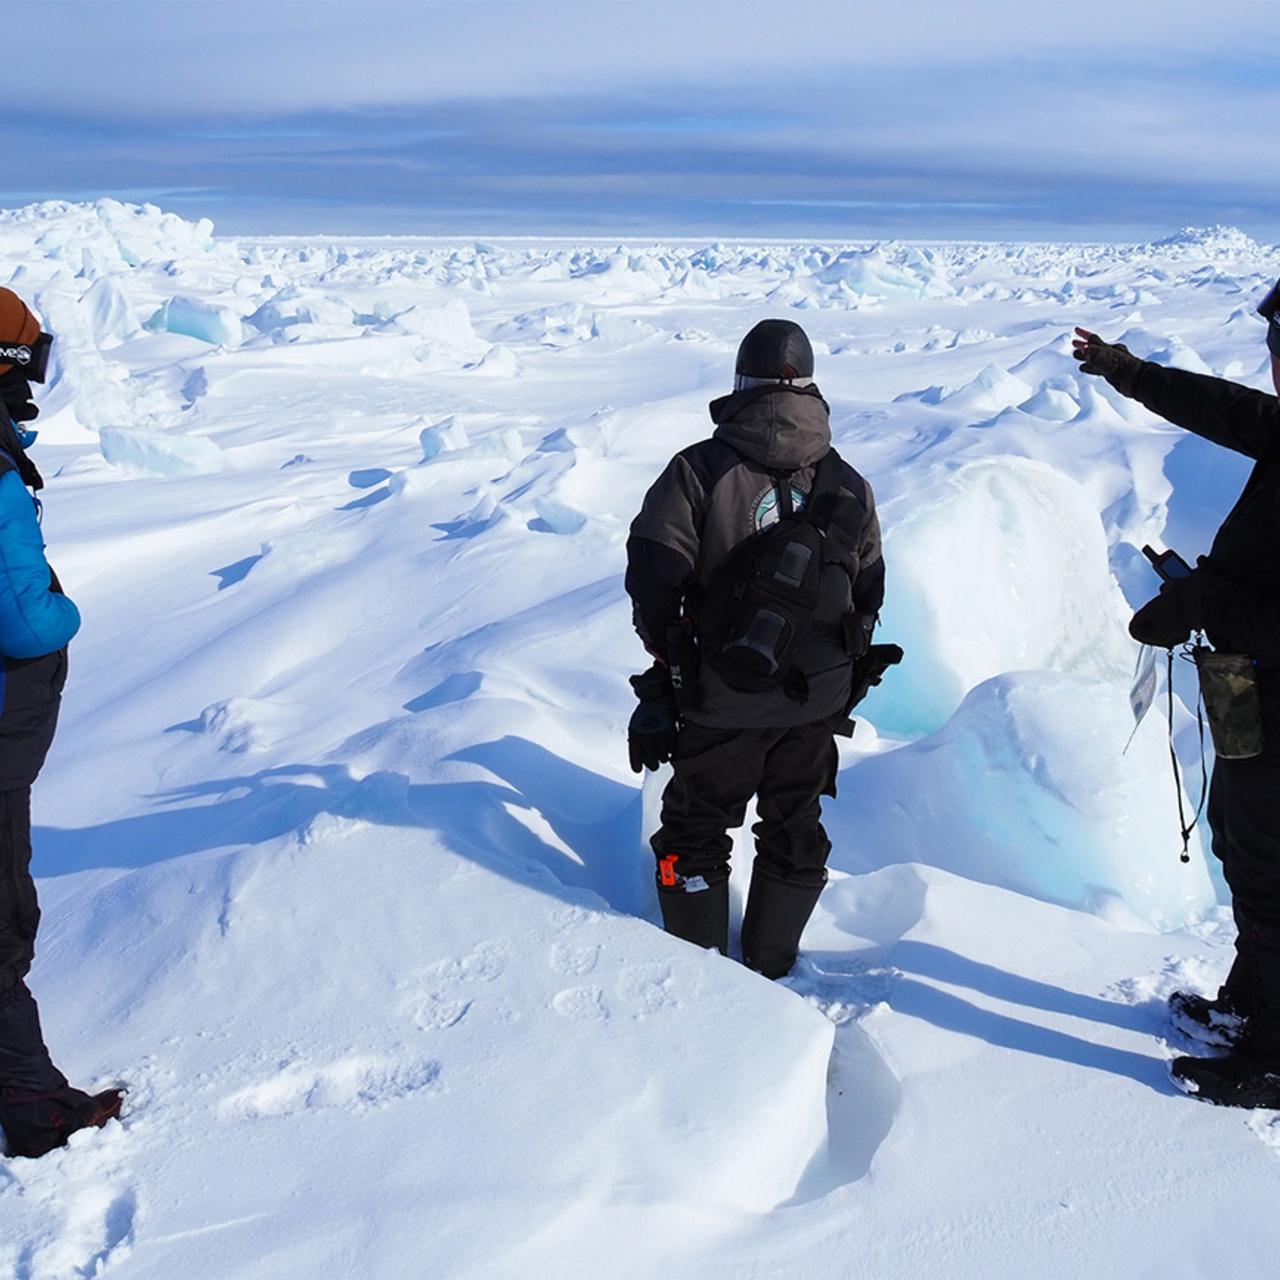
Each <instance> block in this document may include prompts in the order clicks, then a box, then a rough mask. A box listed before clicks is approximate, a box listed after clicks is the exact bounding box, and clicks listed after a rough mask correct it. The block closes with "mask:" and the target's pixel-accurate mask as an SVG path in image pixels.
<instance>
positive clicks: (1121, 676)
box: [867, 456, 1133, 735]
mask: <svg viewBox="0 0 1280 1280" xmlns="http://www.w3.org/2000/svg"><path fill="white" fill-rule="evenodd" d="M884 529H885V562H886V564H887V565H888V566H889V574H890V577H889V587H888V591H887V595H886V598H885V607H884V610H883V612H882V614H881V619H882V625H881V627H880V634H881V635H882V636H883V637H884V638H885V639H886V640H892V641H895V642H896V643H898V644H901V645H902V646H903V648H904V649H905V650H906V654H907V656H906V660H905V661H904V663H903V664H902V666H901V667H898V668H896V669H895V670H894V671H892V672H891V673H890V674H889V675H888V676H887V677H886V678H885V682H884V684H883V686H882V687H881V688H880V689H879V690H877V691H876V693H875V694H874V700H873V701H872V702H870V703H869V704H868V708H867V709H868V714H869V715H870V716H871V718H872V719H873V721H874V723H875V724H876V726H877V727H878V728H880V729H882V730H886V729H887V730H889V731H890V732H895V733H904V734H912V735H914V734H918V733H931V732H933V731H934V730H935V729H938V728H939V727H940V726H941V725H943V724H945V723H946V721H947V719H948V718H949V717H950V716H951V714H952V713H953V712H954V711H955V709H956V707H957V706H959V704H960V702H961V700H962V699H963V697H964V695H965V694H966V693H967V692H968V691H969V690H970V689H972V688H973V687H974V686H975V685H977V684H979V683H981V682H982V681H983V680H988V679H990V678H991V677H992V676H995V675H999V674H1001V673H1002V672H1006V671H1027V670H1039V669H1047V670H1053V671H1064V672H1073V673H1078V674H1083V675H1090V676H1095V677H1098V678H1102V679H1107V680H1118V681H1120V682H1123V681H1124V680H1126V679H1127V677H1128V673H1129V671H1130V670H1131V668H1132V664H1133V653H1132V643H1131V642H1130V640H1129V639H1128V637H1127V635H1126V634H1125V625H1126V622H1127V619H1128V611H1127V607H1126V605H1125V603H1124V598H1123V596H1122V595H1121V593H1120V590H1119V588H1118V587H1117V586H1116V584H1115V582H1114V580H1113V579H1112V577H1111V573H1110V568H1109V563H1108V557H1107V539H1106V534H1105V532H1104V530H1103V525H1102V520H1101V517H1100V516H1099V514H1098V511H1097V509H1096V507H1095V505H1094V503H1093V502H1092V500H1091V499H1090V497H1089V494H1088V492H1087V491H1086V490H1085V489H1084V488H1083V487H1082V486H1081V485H1079V484H1077V483H1076V482H1075V481H1074V480H1072V479H1071V478H1070V477H1069V476H1066V475H1064V474H1063V473H1062V472H1060V471H1057V470H1055V469H1054V468H1052V467H1049V466H1047V465H1045V464H1044V463H1041V462H1036V461H1032V460H1030V459H1027V458H1021V457H1015V456H997V457H993V458H985V459H982V460H980V461H975V462H970V463H966V464H964V465H962V466H960V467H957V468H955V469H950V468H947V467H941V468H938V469H937V470H935V471H934V472H933V473H932V474H931V475H928V476H925V477H922V479H921V480H920V482H919V483H917V484H914V485H912V486H910V487H909V488H907V489H906V490H904V491H903V492H902V493H901V494H899V495H896V496H895V497H894V498H893V499H891V500H890V501H889V502H888V503H886V509H885V512H884Z"/></svg>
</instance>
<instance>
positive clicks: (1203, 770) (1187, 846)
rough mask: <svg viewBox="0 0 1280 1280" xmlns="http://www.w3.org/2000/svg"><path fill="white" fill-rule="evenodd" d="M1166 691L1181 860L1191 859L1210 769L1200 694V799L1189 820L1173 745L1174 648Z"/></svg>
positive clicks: (1198, 725)
mask: <svg viewBox="0 0 1280 1280" xmlns="http://www.w3.org/2000/svg"><path fill="white" fill-rule="evenodd" d="M1165 686H1166V688H1165V691H1166V693H1167V694H1168V698H1169V759H1170V760H1172V761H1173V787H1174V790H1175V791H1176V792H1177V793H1178V827H1179V829H1180V830H1181V832H1182V853H1181V855H1180V859H1179V860H1180V861H1182V862H1190V861H1191V833H1192V832H1193V831H1194V830H1195V829H1196V823H1197V822H1199V821H1200V812H1201V810H1202V809H1203V808H1204V801H1205V796H1207V795H1208V794H1209V769H1208V766H1207V765H1206V764H1205V759H1204V708H1203V704H1202V702H1201V700H1200V697H1199V694H1197V696H1196V729H1197V731H1198V732H1199V735H1200V800H1199V802H1198V803H1197V804H1196V811H1195V813H1193V814H1192V815H1191V821H1190V823H1188V822H1187V811H1186V808H1185V806H1184V805H1183V803H1182V772H1181V770H1180V769H1179V768H1178V753H1177V751H1175V750H1174V746H1173V650H1172V649H1170V650H1169V678H1168V679H1167V680H1166V681H1165Z"/></svg>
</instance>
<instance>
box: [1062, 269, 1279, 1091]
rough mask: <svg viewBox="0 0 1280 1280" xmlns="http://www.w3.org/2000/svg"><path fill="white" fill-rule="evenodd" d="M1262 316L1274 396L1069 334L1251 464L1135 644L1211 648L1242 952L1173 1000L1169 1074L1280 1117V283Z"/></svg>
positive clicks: (1217, 797)
mask: <svg viewBox="0 0 1280 1280" xmlns="http://www.w3.org/2000/svg"><path fill="white" fill-rule="evenodd" d="M1258 311H1259V313H1260V314H1261V315H1262V317H1263V319H1264V320H1265V321H1266V322H1267V348H1268V350H1269V352H1270V355H1271V379H1272V383H1273V385H1274V387H1275V390H1276V393H1277V395H1271V394H1270V393H1269V392H1266V391H1258V390H1255V389H1254V388H1252V387H1244V386H1240V385H1239V384H1238V383H1234V382H1228V381H1226V380H1225V379H1222V378H1214V377H1210V376H1208V375H1206V374H1199V373H1190V372H1187V371H1186V370H1183V369H1171V368H1167V367H1165V366H1163V365H1159V364H1153V363H1151V362H1150V361H1146V360H1141V359H1139V358H1138V357H1137V356H1135V355H1133V354H1132V353H1131V352H1130V351H1129V350H1128V348H1127V347H1124V346H1122V345H1121V344H1119V343H1109V342H1104V341H1103V339H1101V338H1100V337H1098V335H1097V334H1096V333H1090V332H1089V331H1088V330H1086V329H1077V330H1076V332H1077V334H1078V335H1079V337H1078V339H1077V340H1076V342H1075V356H1076V359H1077V360H1079V361H1080V362H1081V363H1080V368H1081V371H1082V372H1084V373H1087V374H1096V375H1097V376H1099V377H1102V378H1105V379H1106V380H1107V382H1108V383H1110V384H1111V386H1112V387H1114V388H1115V389H1116V390H1117V391H1118V392H1120V394H1121V395H1123V396H1128V397H1130V398H1131V399H1134V400H1137V401H1138V402H1139V403H1140V404H1142V405H1145V406H1146V407H1147V408H1148V409H1150V410H1151V412H1152V413H1156V414H1159V415H1160V417H1162V418H1164V419H1166V420H1167V421H1169V422H1172V423H1174V424H1175V425H1176V426H1179V427H1183V428H1184V429H1186V430H1187V431H1191V432H1194V433H1195V434H1196V435H1198V436H1202V437H1203V438H1204V439H1206V440H1209V441H1211V442H1212V443H1213V444H1218V445H1221V446H1222V447H1223V448H1225V449H1232V450H1234V451H1235V452H1237V453H1241V454H1244V455H1245V456H1246V457H1249V458H1252V459H1254V467H1253V471H1252V473H1251V474H1250V476H1249V479H1248V482H1247V483H1246V484H1245V487H1244V491H1243V492H1242V493H1241V495H1240V497H1239V498H1238V499H1237V501H1236V504H1235V506H1234V507H1233V508H1232V510H1231V511H1230V513H1229V514H1228V515H1227V517H1226V519H1225V520H1223V522H1222V524H1221V525H1220V526H1219V528H1218V531H1217V533H1216V534H1215V535H1214V539H1213V545H1212V546H1211V547H1210V549H1209V554H1208V555H1207V556H1201V557H1200V558H1199V561H1198V562H1197V565H1196V567H1195V568H1194V569H1192V568H1191V567H1190V566H1189V565H1187V564H1186V563H1185V562H1179V561H1178V558H1177V557H1174V560H1175V566H1176V569H1175V573H1174V574H1173V575H1166V576H1167V580H1166V582H1165V584H1164V585H1163V586H1162V587H1161V588H1160V594H1159V595H1157V596H1156V597H1155V598H1154V599H1153V600H1150V601H1148V602H1147V603H1146V604H1145V605H1143V606H1142V608H1141V609H1139V610H1138V611H1137V613H1135V614H1134V616H1133V620H1132V622H1131V623H1130V624H1129V633H1130V635H1132V636H1133V638H1134V639H1135V640H1138V641H1140V642H1141V643H1143V644H1148V645H1155V646H1157V647H1160V648H1169V649H1172V648H1173V647H1174V646H1179V645H1182V644H1184V643H1185V642H1186V641H1187V640H1189V639H1190V637H1191V634H1192V632H1203V633H1204V634H1205V635H1206V636H1207V637H1208V639H1209V641H1210V643H1211V644H1212V646H1213V648H1212V649H1210V648H1208V647H1207V646H1204V645H1196V646H1195V647H1194V648H1193V649H1192V651H1191V652H1192V656H1194V657H1195V659H1196V665H1197V667H1198V668H1199V673H1200V686H1201V690H1202V693H1203V697H1204V702H1205V707H1206V710H1207V712H1208V719H1209V724H1210V729H1211V730H1212V731H1213V736H1214V746H1215V751H1216V759H1215V761H1214V765H1213V779H1212V781H1211V783H1210V787H1209V804H1208V809H1207V816H1208V820H1209V828H1210V831H1211V832H1212V837H1213V842H1212V847H1213V852H1214V854H1215V855H1216V856H1217V857H1218V858H1219V859H1220V860H1221V862H1222V870H1223V875H1224V876H1225V878H1226V881H1227V884H1228V886H1229V887H1230V889H1231V904H1232V910H1233V912H1234V915H1235V920H1236V926H1237V937H1236V954H1235V959H1234V962H1233V963H1232V965H1231V970H1230V972H1229V973H1228V974H1227V976H1226V979H1225V980H1224V982H1223V983H1222V986H1221V988H1220V989H1219V991H1218V993H1217V995H1216V996H1214V997H1212V998H1209V997H1206V996H1202V995H1199V994H1198V993H1196V992H1191V991H1175V992H1174V993H1173V994H1172V995H1171V996H1170V997H1169V1012H1170V1015H1171V1018H1172V1021H1173V1023H1174V1025H1175V1026H1177V1027H1178V1028H1179V1029H1180V1030H1181V1031H1183V1032H1184V1033H1186V1034H1188V1035H1190V1036H1192V1037H1194V1038H1195V1039H1197V1040H1199V1041H1200V1042H1201V1043H1203V1044H1204V1045H1205V1046H1206V1052H1205V1053H1204V1054H1203V1055H1199V1054H1198V1055H1187V1056H1183V1057H1179V1058H1175V1059H1174V1061H1173V1062H1172V1063H1171V1065H1170V1073H1171V1075H1172V1077H1173V1080H1174V1083H1175V1084H1177V1085H1179V1086H1180V1087H1181V1088H1182V1089H1183V1090H1184V1091H1186V1092H1187V1093H1190V1094H1192V1095H1193V1096H1195V1097H1196V1098H1198V1099H1200V1100H1201V1101H1204V1102H1211V1103H1216V1104H1218V1105H1219V1106H1232V1107H1265V1108H1268V1109H1271V1110H1280V399H1277V396H1280V282H1277V284H1276V286H1275V287H1274V288H1273V289H1272V290H1271V292H1270V293H1269V294H1268V295H1267V297H1266V299H1265V300H1264V301H1263V303H1262V305H1261V306H1260V307H1259V308H1258ZM1215 1049H1216V1050H1226V1052H1225V1053H1213V1052H1212V1050H1215Z"/></svg>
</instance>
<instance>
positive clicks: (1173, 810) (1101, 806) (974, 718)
mask: <svg viewBox="0 0 1280 1280" xmlns="http://www.w3.org/2000/svg"><path fill="white" fill-rule="evenodd" d="M1132 729H1133V718H1132V715H1131V713H1130V708H1129V701H1128V697H1127V695H1126V689H1125V686H1124V684H1123V683H1112V682H1109V681H1100V680H1096V679H1093V678H1090V677H1086V676H1079V675H1063V674H1059V673H1054V672H1044V671H1041V672H1022V673H1018V674H1014V675H1004V676H1000V677H998V678H996V679H994V680H988V681H986V682H985V683H983V684H980V685H979V686H978V687H977V688H976V689H974V690H973V691H972V692H971V693H970V694H969V695H968V697H966V698H965V700H964V702H963V703H962V704H961V706H960V708H959V709H958V710H957V712H956V714H955V715H954V716H953V717H952V719H951V720H950V722H949V723H948V724H947V725H946V727H945V728H944V729H942V730H941V731H940V732H939V733H936V734H934V735H933V736H932V737H929V738H925V739H923V740H922V741H920V742H917V743H914V744H912V745H911V746H909V747H904V748H901V749H900V750H898V751H892V752H887V753H885V754H882V755H877V756H872V757H871V758H869V759H867V760H864V761H863V762H862V763H861V764H859V765H858V766H857V767H856V768H854V769H852V770H849V771H847V772H846V773H844V774H842V775H841V779H840V797H841V804H842V806H845V808H844V809H843V810H842V813H841V814H840V815H839V816H838V818H837V821H847V822H848V823H849V824H850V826H851V833H850V836H849V838H848V840H847V841H841V840H840V839H839V838H837V839H836V849H837V850H840V849H841V848H842V847H843V848H848V849H853V850H858V851H859V854H858V855H856V857H857V865H853V864H852V863H851V864H850V865H849V866H848V867H847V868H846V869H849V870H866V869H867V866H866V863H867V862H870V863H871V864H873V865H875V866H881V865H884V864H886V863H899V862H924V863H929V864H931V865H933V866H938V867H943V868H945V869H946V870H948V871H952V872H955V873H956V874H958V875H962V876H967V877H969V878H970V879H975V880H981V881H985V882H986V883H988V884H996V885H1001V886H1003V887H1004V888H1008V889H1014V890H1017V891H1018V892H1020V893H1026V894H1030V895H1031V896H1033V897H1037V898H1042V899H1045V900H1047V901H1050V902H1057V903H1062V904H1064V905H1067V906H1072V907H1079V908H1084V909H1086V910H1096V911H1100V912H1105V913H1106V914H1107V915H1108V916H1109V917H1110V918H1112V919H1118V920H1121V921H1123V920H1124V918H1125V917H1126V915H1127V916H1129V917H1130V919H1131V918H1132V917H1136V918H1137V920H1139V921H1141V922H1142V923H1144V924H1146V925H1149V926H1153V927H1155V928H1157V929H1175V928H1179V927H1181V926H1182V925H1185V924H1187V923H1188V922H1189V921H1192V920H1194V919H1196V918H1198V917H1200V916H1202V915H1203V914H1204V913H1205V912H1207V911H1209V910H1210V909H1211V908H1212V907H1213V906H1214V904H1215V894H1214V889H1213V885H1212V882H1211V880H1210V877H1209V871H1208V868H1207V866H1206V864H1205V860H1204V856H1203V853H1202V852H1201V851H1200V849H1199V847H1198V837H1197V838H1196V840H1195V843H1193V846H1192V850H1193V854H1194V856H1193V858H1192V860H1191V862H1190V863H1187V864H1183V863H1181V862H1180V861H1179V858H1178V855H1179V852H1180V850H1181V847H1182V842H1181V837H1180V834H1179V825H1178V810H1177V805H1176V803H1175V800H1174V796H1173V786H1172V779H1171V777H1170V765H1169V753H1168V746H1167V744H1166V740H1165V736H1164V733H1163V726H1162V724H1161V722H1160V719H1159V717H1158V716H1149V717H1148V718H1147V720H1146V721H1144V722H1143V724H1142V726H1141V728H1140V729H1139V731H1138V733H1137V734H1136V735H1135V737H1134V741H1133V743H1132V744H1131V745H1130V747H1129V749H1128V751H1127V752H1125V751H1124V747H1125V743H1126V741H1127V739H1128V737H1129V734H1130V732H1131V731H1132ZM853 829H856V838H855V836H854V834H853ZM833 834H834V833H833ZM864 859H865V861H864ZM833 862H834V865H836V866H837V867H839V866H840V864H841V859H840V856H839V854H838V853H837V857H836V858H835V859H834V860H833ZM1117 902H1119V903H1120V904H1122V907H1123V910H1121V911H1119V912H1117V910H1116V903H1117Z"/></svg>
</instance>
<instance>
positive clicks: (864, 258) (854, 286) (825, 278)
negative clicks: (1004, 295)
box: [817, 245, 955, 298]
mask: <svg viewBox="0 0 1280 1280" xmlns="http://www.w3.org/2000/svg"><path fill="white" fill-rule="evenodd" d="M817 278H818V280H819V281H821V282H822V283H823V284H842V285H844V287H845V288H846V289H848V290H849V291H850V292H851V293H855V294H874V295H879V296H881V297H907V298H947V297H951V296H952V295H953V294H954V293H955V289H954V288H952V286H951V283H950V281H949V280H948V279H947V277H946V272H945V271H944V270H943V268H942V265H941V264H940V263H938V262H937V261H936V260H934V258H933V257H932V255H930V254H926V253H920V252H919V251H917V250H908V251H906V252H905V253H903V254H900V255H895V256H893V257H891V256H890V254H889V253H888V252H887V251H886V250H885V249H884V248H882V247H880V246H878V245H877V246H876V247H874V248H871V249H852V250H849V251H848V252H846V253H842V254H840V255H839V257H837V258H836V259H835V261H834V262H832V263H831V265H830V266H828V267H825V268H824V269H823V270H822V271H820V272H818V275H817Z"/></svg>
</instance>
